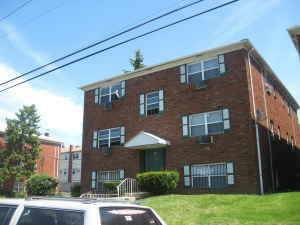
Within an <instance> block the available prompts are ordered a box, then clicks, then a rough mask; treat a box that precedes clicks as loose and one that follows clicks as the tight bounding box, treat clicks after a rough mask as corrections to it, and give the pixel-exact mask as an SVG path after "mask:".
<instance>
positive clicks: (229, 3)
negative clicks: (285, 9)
mask: <svg viewBox="0 0 300 225" xmlns="http://www.w3.org/2000/svg"><path fill="white" fill-rule="evenodd" d="M238 1H240V0H233V1H229V2H226V3H223V4H221V5H218V6H215V7H213V8H210V9H207V10H205V11H202V12H200V13H196V14H194V15H192V16H189V17H185V18H183V19H180V20H177V21H175V22H172V23H169V24H167V25H164V26H161V27H159V28H156V29H153V30H151V31H148V32H146V33H143V34H140V35H138V36H135V37H132V38H129V39H127V40H125V41H122V42H119V43H117V44H114V45H111V46H109V47H107V48H103V49H101V50H98V51H96V52H93V53H91V54H88V55H86V56H83V57H80V58H78V59H75V60H73V61H70V62H68V63H66V64H63V65H61V66H58V67H55V68H53V69H51V70H48V71H46V72H43V73H41V74H39V75H36V76H34V77H31V78H29V79H27V80H24V81H22V82H19V83H16V84H14V85H11V86H9V87H7V88H4V89H2V90H0V93H1V92H4V91H6V90H9V89H11V88H14V87H16V86H19V85H21V84H24V83H27V82H29V81H31V80H34V79H37V78H39V77H42V76H45V75H46V74H48V73H51V72H54V71H56V70H59V69H61V68H64V67H66V66H69V65H71V64H74V63H77V62H79V61H82V60H84V59H87V58H90V57H92V56H94V55H97V54H99V53H102V52H105V51H107V50H109V49H112V48H115V47H117V46H120V45H123V44H125V43H128V42H131V41H133V40H136V39H139V38H142V37H144V36H147V35H149V34H152V33H155V32H157V31H160V30H163V29H166V28H168V27H171V26H174V25H176V24H178V23H182V22H184V21H187V20H190V19H192V18H195V17H198V16H200V15H203V14H206V13H209V12H212V11H215V10H217V9H220V8H223V7H225V6H228V5H231V4H233V3H235V2H238Z"/></svg>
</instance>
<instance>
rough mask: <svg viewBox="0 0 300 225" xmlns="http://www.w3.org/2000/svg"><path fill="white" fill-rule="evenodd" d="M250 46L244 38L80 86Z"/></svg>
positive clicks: (102, 83)
mask: <svg viewBox="0 0 300 225" xmlns="http://www.w3.org/2000/svg"><path fill="white" fill-rule="evenodd" d="M250 46H252V44H251V43H250V41H249V40H248V39H244V40H241V41H239V42H235V43H231V44H228V45H223V46H221V47H217V48H212V49H208V50H205V51H202V52H197V53H194V54H191V55H187V56H183V57H179V58H176V59H173V60H169V61H166V62H163V63H159V64H154V65H152V66H147V67H144V68H141V69H138V70H135V71H133V72H129V73H123V74H119V75H116V76H112V78H109V79H105V80H100V81H96V82H93V83H90V84H87V85H84V86H81V87H79V88H80V89H81V90H83V91H89V90H92V89H95V88H97V87H101V86H105V85H109V84H111V83H114V82H118V81H121V80H129V79H132V78H135V77H139V76H144V75H147V74H149V73H153V72H157V71H160V70H164V69H167V68H171V67H175V66H178V65H180V64H186V63H189V62H192V61H194V60H196V59H199V60H201V59H202V58H206V57H209V56H210V55H213V54H222V53H226V52H230V51H234V50H238V49H242V48H247V47H250Z"/></svg>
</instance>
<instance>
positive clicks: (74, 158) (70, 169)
mask: <svg viewBox="0 0 300 225" xmlns="http://www.w3.org/2000/svg"><path fill="white" fill-rule="evenodd" d="M80 179H81V146H73V145H70V146H69V148H64V149H63V150H62V151H61V152H60V156H59V176H58V182H59V189H60V190H61V191H64V192H69V191H70V190H71V186H72V185H75V184H80Z"/></svg>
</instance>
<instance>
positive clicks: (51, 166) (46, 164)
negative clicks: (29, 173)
mask: <svg viewBox="0 0 300 225" xmlns="http://www.w3.org/2000/svg"><path fill="white" fill-rule="evenodd" d="M40 143H41V149H42V150H41V152H40V156H39V159H38V160H37V165H36V169H37V173H39V174H47V175H49V176H51V177H56V178H58V166H59V154H60V151H61V150H62V149H63V145H64V144H63V142H60V141H57V140H55V139H53V138H52V137H50V136H49V134H48V133H45V134H44V135H42V136H40Z"/></svg>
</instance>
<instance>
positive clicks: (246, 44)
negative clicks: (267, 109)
mask: <svg viewBox="0 0 300 225" xmlns="http://www.w3.org/2000/svg"><path fill="white" fill-rule="evenodd" d="M295 28H297V29H298V27H295ZM295 28H293V29H295ZM299 29H300V26H299ZM240 49H246V50H250V49H254V51H255V53H256V55H257V56H258V57H259V59H260V60H261V61H262V63H263V66H264V67H266V68H267V70H268V71H269V72H270V73H271V74H272V75H273V76H274V77H275V79H276V81H277V82H278V83H279V85H280V86H281V87H282V89H283V90H284V91H285V92H286V94H287V96H288V98H289V99H290V100H291V101H292V102H293V104H294V106H295V107H296V108H297V109H299V104H298V103H297V101H296V99H295V98H294V97H293V96H292V95H291V93H290V92H289V91H288V89H287V88H286V87H285V85H283V83H282V81H281V80H280V79H279V78H278V76H277V75H276V73H275V72H274V71H273V70H272V68H271V66H270V65H269V64H268V63H267V62H266V60H265V59H264V58H263V57H262V55H261V54H260V53H259V52H258V51H257V50H256V48H255V47H254V45H253V44H252V43H251V41H250V40H249V39H243V40H241V41H239V42H234V43H231V44H227V45H223V46H221V47H217V48H212V49H209V50H205V51H202V52H198V53H194V54H191V55H188V56H184V57H180V58H177V59H174V60H170V61H166V62H163V63H160V64H155V65H152V66H148V67H145V68H141V69H138V70H135V71H133V72H130V73H125V74H124V73H123V74H120V75H117V76H114V77H112V78H109V79H105V80H100V81H97V82H94V83H90V84H87V85H85V86H82V87H80V89H81V90H83V91H89V90H93V89H95V88H99V87H103V86H106V85H110V84H113V83H115V82H118V81H122V80H129V79H132V78H136V77H140V76H144V75H147V74H150V73H154V72H157V71H161V70H164V69H168V68H172V67H176V66H180V65H182V64H187V63H191V62H194V61H195V60H201V59H205V58H208V57H210V56H214V55H216V54H225V53H228V52H232V51H235V50H240Z"/></svg>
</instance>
